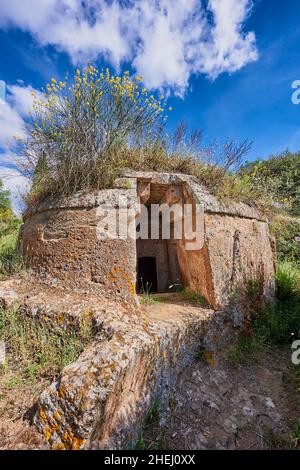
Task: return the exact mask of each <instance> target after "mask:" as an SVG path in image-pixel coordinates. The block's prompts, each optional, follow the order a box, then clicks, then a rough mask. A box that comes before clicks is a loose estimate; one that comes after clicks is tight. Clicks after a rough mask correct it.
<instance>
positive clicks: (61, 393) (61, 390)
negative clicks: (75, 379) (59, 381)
mask: <svg viewBox="0 0 300 470" xmlns="http://www.w3.org/2000/svg"><path fill="white" fill-rule="evenodd" d="M66 393H67V389H66V388H65V387H64V386H63V385H61V386H60V387H59V389H58V394H59V397H60V398H65V396H66Z"/></svg>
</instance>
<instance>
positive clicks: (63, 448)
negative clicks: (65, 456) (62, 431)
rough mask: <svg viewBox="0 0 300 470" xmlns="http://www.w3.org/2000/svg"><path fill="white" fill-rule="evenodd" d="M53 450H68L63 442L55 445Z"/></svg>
mask: <svg viewBox="0 0 300 470" xmlns="http://www.w3.org/2000/svg"><path fill="white" fill-rule="evenodd" d="M52 450H67V449H66V447H65V445H64V444H63V443H62V442H59V443H58V444H55V445H54V446H53V447H52Z"/></svg>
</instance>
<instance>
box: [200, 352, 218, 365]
mask: <svg viewBox="0 0 300 470" xmlns="http://www.w3.org/2000/svg"><path fill="white" fill-rule="evenodd" d="M203 358H204V360H205V362H206V363H207V364H208V365H210V366H211V367H216V366H217V361H216V358H215V356H214V353H213V352H211V351H204V352H203Z"/></svg>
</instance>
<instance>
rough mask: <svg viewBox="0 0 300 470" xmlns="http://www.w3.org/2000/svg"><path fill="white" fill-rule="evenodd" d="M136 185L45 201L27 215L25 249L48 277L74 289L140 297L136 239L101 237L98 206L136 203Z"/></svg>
mask: <svg viewBox="0 0 300 470" xmlns="http://www.w3.org/2000/svg"><path fill="white" fill-rule="evenodd" d="M135 204H136V190H135V189H128V190H124V189H113V190H109V191H99V192H98V193H96V194H94V195H88V196H80V195H77V196H76V197H73V198H67V199H64V200H61V201H60V202H59V203H56V204H54V205H53V206H51V205H50V204H48V205H44V206H43V205H42V206H40V207H38V208H37V209H36V211H35V212H34V213H32V214H26V215H25V223H24V225H23V227H22V236H21V251H22V254H23V257H24V260H25V263H26V265H27V267H28V268H30V269H31V271H32V272H33V273H34V274H35V275H36V276H38V278H39V279H40V280H42V281H43V282H45V283H47V284H49V285H51V286H54V287H56V286H57V287H65V288H68V289H70V290H75V291H87V292H99V293H103V294H108V295H110V294H114V295H117V296H119V297H121V298H124V299H126V300H133V299H134V298H135V277H136V246H135V240H133V239H132V238H130V237H128V238H126V239H109V238H107V239H101V238H100V239H99V237H98V236H97V224H98V222H99V221H100V220H101V219H102V217H103V213H101V214H99V213H98V208H99V207H100V208H103V209H104V208H105V207H115V208H116V209H117V215H118V210H119V209H120V208H133V211H134V213H135V210H136V208H135Z"/></svg>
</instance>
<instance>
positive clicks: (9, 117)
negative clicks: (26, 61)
mask: <svg viewBox="0 0 300 470" xmlns="http://www.w3.org/2000/svg"><path fill="white" fill-rule="evenodd" d="M7 89H8V94H7V102H5V103H0V165H1V166H0V178H1V179H3V183H4V186H5V187H6V188H7V189H9V190H10V191H11V200H12V205H13V209H14V211H15V212H17V213H20V212H21V210H22V208H23V205H24V204H23V196H24V195H25V194H26V192H27V191H28V189H29V186H30V183H29V180H28V179H27V178H25V177H24V176H22V175H21V174H20V172H19V171H18V170H17V169H15V168H11V165H16V164H17V158H16V155H14V153H13V152H11V151H10V150H9V149H10V147H11V143H12V141H13V137H14V136H17V137H24V136H25V130H24V128H25V121H24V119H26V117H27V116H28V114H29V112H30V109H31V108H32V105H33V96H32V92H33V91H35V90H34V89H33V88H32V87H31V86H28V87H26V86H24V85H23V84H18V85H11V86H8V87H7ZM1 149H2V151H1Z"/></svg>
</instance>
